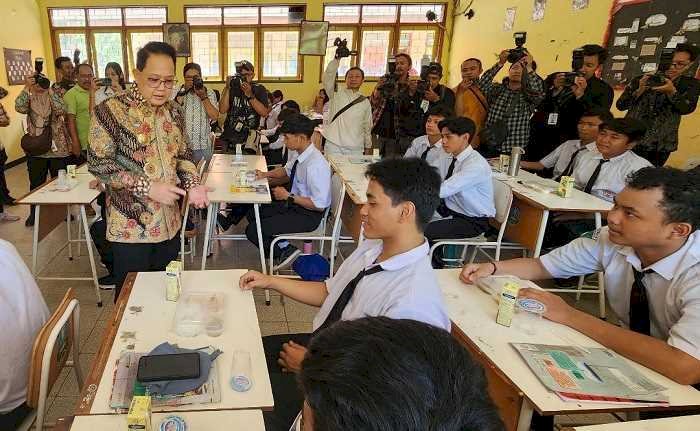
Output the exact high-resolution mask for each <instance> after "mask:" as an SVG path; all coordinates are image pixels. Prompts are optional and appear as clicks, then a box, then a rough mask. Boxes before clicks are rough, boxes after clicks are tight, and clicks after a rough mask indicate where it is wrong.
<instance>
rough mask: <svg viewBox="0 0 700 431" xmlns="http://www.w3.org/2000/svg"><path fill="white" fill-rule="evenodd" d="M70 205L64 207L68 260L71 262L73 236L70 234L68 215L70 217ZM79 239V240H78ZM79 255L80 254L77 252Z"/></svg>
mask: <svg viewBox="0 0 700 431" xmlns="http://www.w3.org/2000/svg"><path fill="white" fill-rule="evenodd" d="M70 209H71V208H70V205H66V228H67V230H68V260H73V243H72V242H71V240H72V239H73V235H72V233H71V228H70V227H71V226H70V215H71V210H70ZM78 239H80V238H78ZM78 254H80V252H78Z"/></svg>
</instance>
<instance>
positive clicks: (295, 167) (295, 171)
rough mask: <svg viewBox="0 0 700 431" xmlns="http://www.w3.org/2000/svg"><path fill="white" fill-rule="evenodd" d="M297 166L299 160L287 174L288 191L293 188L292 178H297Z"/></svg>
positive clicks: (297, 160)
mask: <svg viewBox="0 0 700 431" xmlns="http://www.w3.org/2000/svg"><path fill="white" fill-rule="evenodd" d="M298 164H299V159H298V158H297V159H296V160H295V161H294V164H293V165H292V171H291V172H290V173H289V190H291V189H292V187H294V177H296V176H297V165H298Z"/></svg>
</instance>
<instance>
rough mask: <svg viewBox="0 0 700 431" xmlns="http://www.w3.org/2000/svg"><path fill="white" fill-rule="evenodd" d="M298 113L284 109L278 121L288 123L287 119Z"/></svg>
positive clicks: (291, 109) (294, 110)
mask: <svg viewBox="0 0 700 431" xmlns="http://www.w3.org/2000/svg"><path fill="white" fill-rule="evenodd" d="M298 113H299V111H297V110H296V109H293V108H284V109H282V110H281V111H280V113H279V115H278V116H277V121H280V122H282V123H284V122H285V121H287V118H289V117H290V116H292V115H294V114H298Z"/></svg>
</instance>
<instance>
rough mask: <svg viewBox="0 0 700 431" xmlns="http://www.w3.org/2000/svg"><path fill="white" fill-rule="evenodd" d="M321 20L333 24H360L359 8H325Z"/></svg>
mask: <svg viewBox="0 0 700 431" xmlns="http://www.w3.org/2000/svg"><path fill="white" fill-rule="evenodd" d="M323 17H324V18H323V19H324V20H325V21H329V22H331V23H333V24H342V23H358V22H360V6H326V7H325V8H324V9H323Z"/></svg>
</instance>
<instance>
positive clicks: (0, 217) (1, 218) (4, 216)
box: [0, 213, 19, 222]
mask: <svg viewBox="0 0 700 431" xmlns="http://www.w3.org/2000/svg"><path fill="white" fill-rule="evenodd" d="M18 220H19V216H16V215H12V214H8V213H0V222H13V221H18Z"/></svg>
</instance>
